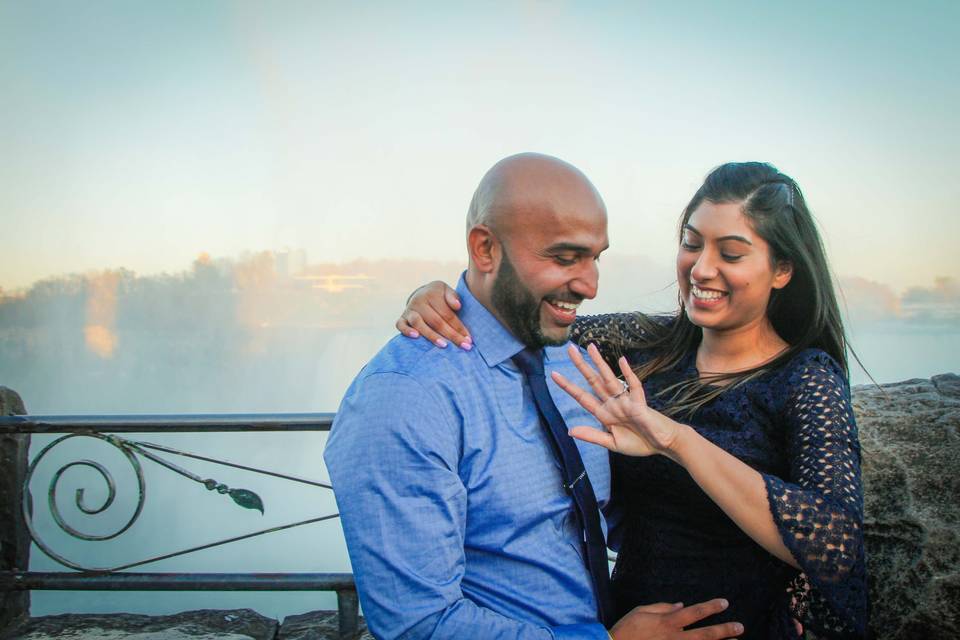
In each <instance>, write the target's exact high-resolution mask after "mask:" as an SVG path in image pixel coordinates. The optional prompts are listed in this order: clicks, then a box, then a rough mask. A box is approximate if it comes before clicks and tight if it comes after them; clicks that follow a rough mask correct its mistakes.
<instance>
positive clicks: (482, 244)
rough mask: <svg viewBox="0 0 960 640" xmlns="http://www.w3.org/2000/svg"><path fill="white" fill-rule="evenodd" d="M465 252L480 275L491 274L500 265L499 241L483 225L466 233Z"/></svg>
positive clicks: (488, 228)
mask: <svg viewBox="0 0 960 640" xmlns="http://www.w3.org/2000/svg"><path fill="white" fill-rule="evenodd" d="M467 252H468V253H469V254H470V260H471V261H472V262H473V264H475V265H476V267H477V270H478V271H480V272H481V273H493V272H495V271H496V270H497V268H498V266H499V264H500V241H499V240H497V237H496V236H495V235H493V231H491V230H490V227H488V226H487V225H485V224H478V225H477V226H475V227H473V228H472V229H470V231H469V232H468V233H467Z"/></svg>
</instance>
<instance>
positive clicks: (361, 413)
mask: <svg viewBox="0 0 960 640" xmlns="http://www.w3.org/2000/svg"><path fill="white" fill-rule="evenodd" d="M459 455H460V439H459V423H458V418H457V416H456V415H455V414H454V412H453V410H452V407H451V406H449V404H448V403H445V402H443V401H440V400H439V399H438V398H436V397H435V396H434V395H432V394H431V393H430V392H429V391H428V390H427V389H425V388H424V386H423V385H421V384H420V383H419V382H418V381H417V380H415V379H413V378H411V377H410V376H408V375H405V374H401V373H392V372H387V373H375V374H372V375H369V376H368V377H367V378H366V379H365V380H363V381H362V382H361V383H359V384H357V385H355V387H354V388H352V389H351V391H350V392H348V395H347V397H345V398H344V400H343V403H342V404H341V406H340V410H339V411H338V416H337V421H336V423H335V425H334V427H333V429H332V431H331V434H330V439H329V441H328V443H327V447H326V449H325V453H324V460H325V462H326V465H327V470H328V472H329V474H330V479H331V483H332V485H333V487H334V492H335V495H336V499H337V505H338V508H339V510H340V518H341V521H342V524H343V532H344V537H345V538H346V542H347V548H348V551H349V554H350V560H351V563H352V565H353V572H354V577H355V580H356V583H357V591H358V594H359V596H360V602H361V605H362V607H363V614H364V616H365V618H366V621H367V625H368V627H369V628H370V630H371V631H372V632H373V633H374V634H375V635H376V636H377V637H378V638H436V639H443V638H451V639H453V638H494V637H495V638H515V639H516V640H543V639H548V638H561V639H566V638H570V639H573V638H598V639H601V640H607V638H608V636H607V633H606V631H605V630H604V628H603V626H602V625H600V624H599V623H597V624H579V625H565V626H561V627H554V628H547V627H542V626H538V625H535V624H531V623H528V622H524V621H519V620H513V619H510V618H507V617H506V616H503V615H501V614H499V613H497V612H495V611H493V610H491V609H487V608H484V607H481V606H478V605H477V604H475V603H474V602H473V601H471V600H469V599H467V598H465V597H464V594H463V592H462V590H461V586H460V584H461V580H462V578H463V575H464V571H465V556H464V535H465V530H466V512H467V492H466V488H465V487H464V485H463V483H462V482H461V480H460V477H459V474H458V461H459Z"/></svg>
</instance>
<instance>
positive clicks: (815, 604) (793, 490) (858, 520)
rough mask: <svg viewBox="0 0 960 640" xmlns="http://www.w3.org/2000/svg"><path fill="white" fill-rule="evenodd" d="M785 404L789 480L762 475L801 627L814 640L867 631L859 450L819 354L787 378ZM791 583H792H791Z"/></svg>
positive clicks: (848, 411) (844, 394) (835, 375)
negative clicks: (797, 575) (798, 576)
mask: <svg viewBox="0 0 960 640" xmlns="http://www.w3.org/2000/svg"><path fill="white" fill-rule="evenodd" d="M788 386H789V389H790V391H789V396H788V398H787V402H786V405H785V417H786V427H787V429H786V438H787V455H788V458H789V463H790V475H789V478H788V479H781V478H778V477H776V476H772V475H768V474H765V475H764V482H765V484H766V487H767V497H768V500H769V504H770V511H771V513H772V515H773V520H774V523H775V524H776V525H777V528H778V529H779V531H780V536H781V538H782V539H783V543H784V545H786V547H787V548H788V549H789V550H790V552H791V554H792V555H793V557H794V559H796V561H797V562H798V563H799V565H800V569H801V571H802V572H803V576H802V578H803V580H804V581H805V582H806V585H805V586H804V587H803V589H802V593H797V594H794V595H795V596H796V595H799V596H800V597H801V598H802V599H803V600H804V601H805V603H806V604H805V606H804V607H802V608H801V609H802V610H796V609H795V613H797V614H801V615H802V617H803V620H802V621H803V623H804V624H805V625H806V626H807V627H809V628H810V629H811V630H813V631H814V632H815V633H817V634H818V636H824V637H828V638H859V637H864V636H865V634H866V625H867V582H866V563H865V560H864V546H863V486H862V484H861V478H860V445H859V442H858V439H857V426H856V423H855V421H854V417H853V410H852V407H851V402H850V390H849V387H848V385H847V383H846V379H845V377H844V376H843V374H842V372H841V371H840V368H839V366H838V365H837V364H836V362H835V361H834V360H833V359H832V358H830V357H829V356H827V355H826V354H825V353H823V352H819V354H818V355H816V356H814V357H813V358H810V359H808V360H807V361H806V362H805V363H803V365H802V366H800V367H798V368H797V370H796V371H794V372H793V373H792V374H791V377H790V380H789V385H788ZM794 586H796V585H794Z"/></svg>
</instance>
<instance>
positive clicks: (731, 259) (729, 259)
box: [720, 253, 743, 262]
mask: <svg viewBox="0 0 960 640" xmlns="http://www.w3.org/2000/svg"><path fill="white" fill-rule="evenodd" d="M720 255H721V256H723V259H724V260H726V261H727V262H736V261H737V260H739V259H740V258H742V257H743V256H737V255H733V254H730V253H721V254H720Z"/></svg>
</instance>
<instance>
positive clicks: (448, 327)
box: [424, 294, 473, 350]
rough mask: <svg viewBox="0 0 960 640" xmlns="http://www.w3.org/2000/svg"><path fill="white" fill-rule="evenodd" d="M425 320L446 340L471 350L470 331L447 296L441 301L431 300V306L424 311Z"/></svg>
mask: <svg viewBox="0 0 960 640" xmlns="http://www.w3.org/2000/svg"><path fill="white" fill-rule="evenodd" d="M454 295H456V294H454ZM424 321H425V322H426V323H427V324H428V325H430V328H431V329H432V330H434V331H436V332H437V333H439V334H440V335H441V336H443V337H444V338H445V340H449V341H450V342H452V343H453V344H455V345H459V346H460V348H461V349H467V350H469V349H470V348H471V347H472V346H473V340H472V339H471V337H470V333H469V332H468V331H467V328H466V327H465V326H463V323H462V322H460V317H459V316H457V313H456V311H454V310H453V309H452V308H450V306H449V301H448V300H447V299H446V298H444V300H443V301H442V302H439V303H433V302H431V304H430V308H429V309H428V310H425V311H424ZM438 346H439V345H438Z"/></svg>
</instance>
